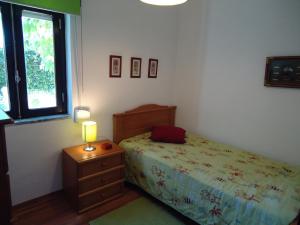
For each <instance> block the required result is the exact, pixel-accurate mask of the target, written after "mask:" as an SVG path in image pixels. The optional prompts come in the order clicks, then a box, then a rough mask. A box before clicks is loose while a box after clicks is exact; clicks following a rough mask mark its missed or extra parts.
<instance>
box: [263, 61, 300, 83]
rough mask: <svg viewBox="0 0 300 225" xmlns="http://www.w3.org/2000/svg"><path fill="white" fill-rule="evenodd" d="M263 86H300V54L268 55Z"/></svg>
mask: <svg viewBox="0 0 300 225" xmlns="http://www.w3.org/2000/svg"><path fill="white" fill-rule="evenodd" d="M265 86H267V87H286V88H300V56H274V57H268V58H267V63H266V74H265Z"/></svg>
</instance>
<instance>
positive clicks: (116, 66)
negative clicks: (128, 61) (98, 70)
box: [109, 55, 122, 78]
mask: <svg viewBox="0 0 300 225" xmlns="http://www.w3.org/2000/svg"><path fill="white" fill-rule="evenodd" d="M121 76H122V56H118V55H111V56H110V57H109V77H116V78H120V77H121Z"/></svg>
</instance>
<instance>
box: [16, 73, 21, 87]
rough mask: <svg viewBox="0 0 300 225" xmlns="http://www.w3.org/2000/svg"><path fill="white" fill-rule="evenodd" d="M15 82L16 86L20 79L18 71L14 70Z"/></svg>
mask: <svg viewBox="0 0 300 225" xmlns="http://www.w3.org/2000/svg"><path fill="white" fill-rule="evenodd" d="M15 81H16V83H17V84H18V83H20V82H21V77H20V76H19V71H18V70H16V75H15Z"/></svg>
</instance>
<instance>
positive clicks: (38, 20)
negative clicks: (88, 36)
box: [22, 11, 57, 109]
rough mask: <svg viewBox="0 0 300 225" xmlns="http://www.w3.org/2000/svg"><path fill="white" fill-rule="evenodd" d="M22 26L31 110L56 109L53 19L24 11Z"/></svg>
mask: <svg viewBox="0 0 300 225" xmlns="http://www.w3.org/2000/svg"><path fill="white" fill-rule="evenodd" d="M22 26H23V38H24V54H25V67H26V82H27V93H28V96H27V98H28V108H29V109H39V108H49V107H56V106H57V103H56V83H55V63H54V35H53V22H52V17H51V16H49V15H44V14H40V13H33V12H29V11H24V12H23V14H22Z"/></svg>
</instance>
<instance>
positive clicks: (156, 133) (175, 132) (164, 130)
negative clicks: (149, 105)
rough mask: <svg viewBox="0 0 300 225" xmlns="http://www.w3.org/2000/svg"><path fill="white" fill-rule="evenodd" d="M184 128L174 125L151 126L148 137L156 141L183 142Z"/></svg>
mask: <svg viewBox="0 0 300 225" xmlns="http://www.w3.org/2000/svg"><path fill="white" fill-rule="evenodd" d="M184 138H185V130H184V129H182V128H179V127H174V126H156V127H153V129H152V133H151V137H150V139H151V140H152V141H156V142H164V143H174V144H184V143H185V139H184Z"/></svg>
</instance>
